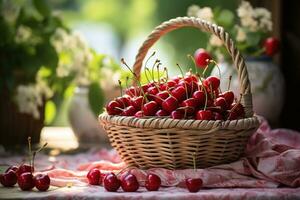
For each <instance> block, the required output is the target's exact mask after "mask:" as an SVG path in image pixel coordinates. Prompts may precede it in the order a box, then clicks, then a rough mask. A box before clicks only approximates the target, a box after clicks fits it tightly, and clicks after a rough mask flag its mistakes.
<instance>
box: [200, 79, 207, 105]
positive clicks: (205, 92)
mask: <svg viewBox="0 0 300 200" xmlns="http://www.w3.org/2000/svg"><path fill="white" fill-rule="evenodd" d="M199 80H200V82H201V85H202V88H203V89H204V94H205V104H204V108H203V110H206V106H207V100H208V98H207V91H206V88H205V87H204V85H203V81H202V79H201V77H200V78H199Z"/></svg>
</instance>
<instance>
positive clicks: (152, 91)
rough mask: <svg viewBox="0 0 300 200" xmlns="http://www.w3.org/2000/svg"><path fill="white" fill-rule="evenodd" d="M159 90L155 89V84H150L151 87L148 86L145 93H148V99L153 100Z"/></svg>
mask: <svg viewBox="0 0 300 200" xmlns="http://www.w3.org/2000/svg"><path fill="white" fill-rule="evenodd" d="M158 92H159V90H158V89H157V87H155V86H152V87H149V88H148V90H147V93H148V98H149V99H150V100H153V99H154V96H155V95H156V94H157V93H158Z"/></svg>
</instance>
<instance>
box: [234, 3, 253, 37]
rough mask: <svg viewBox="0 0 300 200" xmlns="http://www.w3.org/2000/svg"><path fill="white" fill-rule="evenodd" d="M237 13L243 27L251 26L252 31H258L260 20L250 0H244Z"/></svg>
mask: <svg viewBox="0 0 300 200" xmlns="http://www.w3.org/2000/svg"><path fill="white" fill-rule="evenodd" d="M237 13H238V16H239V17H240V20H241V25H242V26H243V27H245V28H249V29H250V30H251V31H257V29H258V22H257V21H256V19H255V17H254V10H253V7H252V6H251V4H250V3H249V2H247V1H242V3H241V5H240V6H239V7H238V9H237Z"/></svg>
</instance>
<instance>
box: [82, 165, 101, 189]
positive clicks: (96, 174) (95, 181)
mask: <svg viewBox="0 0 300 200" xmlns="http://www.w3.org/2000/svg"><path fill="white" fill-rule="evenodd" d="M86 177H87V179H88V182H89V184H91V185H100V184H101V182H102V179H101V171H100V170H99V169H96V168H94V169H91V170H90V171H89V172H88V174H87V175H86Z"/></svg>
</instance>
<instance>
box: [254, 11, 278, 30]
mask: <svg viewBox="0 0 300 200" xmlns="http://www.w3.org/2000/svg"><path fill="white" fill-rule="evenodd" d="M253 14H254V17H255V18H256V19H257V20H258V21H259V25H258V26H259V28H260V29H261V30H264V31H265V30H266V31H272V29H273V22H272V19H271V12H270V11H268V10H267V9H265V8H255V9H254V13H253Z"/></svg>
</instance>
